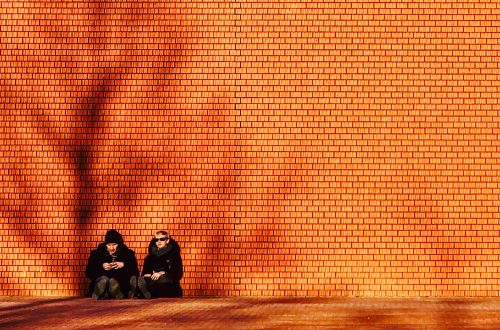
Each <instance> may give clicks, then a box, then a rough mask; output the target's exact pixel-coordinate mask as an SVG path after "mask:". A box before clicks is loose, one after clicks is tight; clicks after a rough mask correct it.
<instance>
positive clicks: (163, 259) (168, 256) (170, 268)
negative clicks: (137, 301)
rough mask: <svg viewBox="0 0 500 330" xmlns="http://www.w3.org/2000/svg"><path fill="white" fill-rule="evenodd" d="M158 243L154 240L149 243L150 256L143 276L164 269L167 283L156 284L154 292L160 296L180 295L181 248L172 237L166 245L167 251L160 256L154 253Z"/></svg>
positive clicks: (143, 270) (146, 260)
mask: <svg viewBox="0 0 500 330" xmlns="http://www.w3.org/2000/svg"><path fill="white" fill-rule="evenodd" d="M155 247H156V243H155V241H154V239H153V240H151V242H150V243H149V247H148V252H149V254H148V256H147V257H146V259H144V267H143V269H142V276H144V275H145V274H153V272H159V271H164V272H165V274H166V277H167V283H166V284H165V285H155V286H154V288H153V290H152V291H153V292H152V294H153V295H154V296H158V297H180V296H182V289H181V286H180V280H181V279H182V276H183V273H184V272H183V267H182V258H181V249H180V247H179V244H177V242H176V241H175V240H174V239H172V238H171V239H170V241H169V242H168V245H167V246H166V247H165V249H166V252H165V253H164V254H162V255H160V256H158V255H156V254H155V253H153V249H154V248H155Z"/></svg>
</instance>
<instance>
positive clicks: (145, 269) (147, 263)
mask: <svg viewBox="0 0 500 330" xmlns="http://www.w3.org/2000/svg"><path fill="white" fill-rule="evenodd" d="M146 274H153V265H152V264H151V258H150V257H149V256H147V257H146V258H145V259H144V265H143V266H142V273H141V276H144V275H146Z"/></svg>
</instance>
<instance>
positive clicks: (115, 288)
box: [109, 278, 123, 299]
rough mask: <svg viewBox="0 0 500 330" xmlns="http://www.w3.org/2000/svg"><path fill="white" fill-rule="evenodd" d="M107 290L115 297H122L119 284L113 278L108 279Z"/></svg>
mask: <svg viewBox="0 0 500 330" xmlns="http://www.w3.org/2000/svg"><path fill="white" fill-rule="evenodd" d="M109 292H110V293H111V297H113V298H115V299H123V293H122V292H121V291H120V284H118V281H117V280H115V279H114V278H112V279H110V280H109Z"/></svg>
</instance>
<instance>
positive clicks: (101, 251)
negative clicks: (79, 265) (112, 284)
mask: <svg viewBox="0 0 500 330" xmlns="http://www.w3.org/2000/svg"><path fill="white" fill-rule="evenodd" d="M115 256H116V259H115V261H120V262H123V263H124V267H123V268H120V269H111V270H105V269H104V268H103V266H102V264H103V263H109V262H111V261H112V257H111V255H110V254H109V252H108V250H107V248H106V244H105V243H101V244H99V246H98V247H97V249H95V250H93V251H92V252H90V257H89V260H88V263H87V268H86V269H85V275H86V276H87V277H88V278H90V279H91V280H92V283H91V284H90V290H93V287H94V283H95V280H96V279H97V278H99V277H101V276H103V275H105V276H107V277H109V278H114V279H116V280H117V281H118V283H120V289H121V291H122V293H123V294H124V295H127V293H128V291H129V288H130V278H131V277H132V276H138V275H139V267H138V266H137V259H136V258H135V252H134V251H132V250H130V249H129V248H128V247H127V246H126V245H125V244H118V248H117V251H116V253H115Z"/></svg>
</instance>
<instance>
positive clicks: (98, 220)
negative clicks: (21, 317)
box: [0, 0, 500, 296]
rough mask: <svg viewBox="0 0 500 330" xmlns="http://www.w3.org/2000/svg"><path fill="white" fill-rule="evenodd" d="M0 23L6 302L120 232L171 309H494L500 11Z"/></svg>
mask: <svg viewBox="0 0 500 330" xmlns="http://www.w3.org/2000/svg"><path fill="white" fill-rule="evenodd" d="M0 11H1V16H0V37H1V42H0V63H1V64H0V73H1V80H0V120H1V123H2V124H1V126H0V136H1V144H0V176H1V181H0V260H1V263H0V294H2V295H79V294H82V293H83V292H84V290H85V287H86V285H87V283H88V282H87V280H86V279H85V278H84V277H83V269H84V267H85V263H86V259H87V256H88V253H89V251H90V249H91V248H94V247H95V246H96V245H97V244H98V243H99V242H100V241H101V240H102V237H103V235H104V233H105V232H106V230H107V229H110V228H115V229H117V230H119V231H120V232H121V233H122V234H123V235H124V237H125V240H126V242H127V244H128V245H129V246H130V247H131V248H132V249H134V250H135V251H136V252H137V256H138V258H139V261H140V265H142V260H143V258H144V257H145V252H146V246H147V242H148V241H149V239H150V237H151V236H152V235H153V233H154V231H155V230H157V229H167V230H169V231H170V232H171V233H172V235H173V237H174V238H175V239H176V240H177V241H178V242H179V243H180V245H181V248H182V255H183V259H184V264H185V277H184V279H183V287H184V289H185V293H186V295H224V296H225V295H274V296H287V295H298V296H305V295H308V296H344V295H349V296H352V295H361V296H374V295H379V296H427V295H431V296H499V293H500V283H499V279H498V272H499V271H500V269H499V261H500V257H499V255H500V249H499V243H500V238H499V233H500V232H499V231H500V225H499V218H500V215H499V205H500V201H499V195H500V176H499V174H500V173H499V172H500V165H499V161H500V159H499V151H500V150H499V148H500V140H499V137H498V134H499V133H500V127H499V126H500V117H499V113H498V112H499V109H500V106H499V99H498V88H499V86H500V80H499V74H500V70H499V61H500V56H499V55H500V54H499V50H500V42H499V37H500V19H499V18H500V17H499V14H500V8H499V4H498V3H497V2H496V1H446V2H434V1H427V0H424V1H420V2H412V1H387V2H377V1H376V2H373V1H346V2H338V1H335V2H333V1H332V2H326V1H310V0H304V1H292V0H290V1H262V0H261V1H259V0H250V1H247V0H245V1H243V0H237V1H132V2H131V1H116V0H114V1H2V2H1V3H0Z"/></svg>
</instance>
